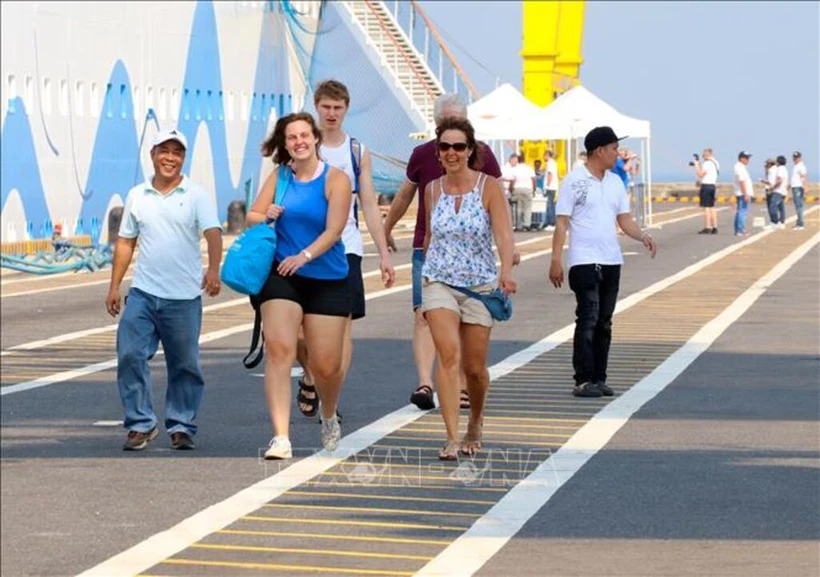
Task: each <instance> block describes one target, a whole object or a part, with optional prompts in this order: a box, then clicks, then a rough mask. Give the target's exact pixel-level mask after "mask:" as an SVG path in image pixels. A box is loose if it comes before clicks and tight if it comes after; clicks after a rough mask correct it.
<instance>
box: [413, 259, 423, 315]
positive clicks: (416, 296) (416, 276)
mask: <svg viewBox="0 0 820 577" xmlns="http://www.w3.org/2000/svg"><path fill="white" fill-rule="evenodd" d="M423 266H424V249H421V248H414V249H413V310H414V311H415V310H416V309H418V308H419V307H420V306H421V288H422V281H421V269H422V267H423Z"/></svg>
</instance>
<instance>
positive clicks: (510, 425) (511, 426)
mask: <svg viewBox="0 0 820 577" xmlns="http://www.w3.org/2000/svg"><path fill="white" fill-rule="evenodd" d="M513 420H516V419H513ZM542 420H543V419H538V421H542ZM467 422H468V421H467V419H463V420H462V421H461V422H459V425H464V424H466V423H467ZM413 424H414V425H441V428H440V429H435V431H437V432H441V431H443V430H444V425H443V423H441V422H440V421H438V422H433V421H416V422H415V423H413ZM579 426H580V425H577V424H572V425H536V424H533V423H528V424H526V425H516V424H513V423H489V422H487V419H485V420H484V432H485V433H486V432H487V431H488V430H489V429H490V428H491V427H504V428H505V429H551V430H559V431H565V430H567V429H571V430H573V431H574V430H576V429H578V428H579ZM402 431H428V429H411V428H410V427H409V426H405V427H403V428H402Z"/></svg>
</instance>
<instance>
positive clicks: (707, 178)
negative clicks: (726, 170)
mask: <svg viewBox="0 0 820 577" xmlns="http://www.w3.org/2000/svg"><path fill="white" fill-rule="evenodd" d="M701 168H702V169H703V170H704V171H706V174H704V175H703V178H701V179H700V183H701V184H717V179H718V171H719V170H720V166H719V165H718V163H717V160H715V159H714V158H710V159H708V160H704V161H703V163H702V164H701Z"/></svg>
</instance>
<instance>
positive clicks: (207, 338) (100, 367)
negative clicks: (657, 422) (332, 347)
mask: <svg viewBox="0 0 820 577" xmlns="http://www.w3.org/2000/svg"><path fill="white" fill-rule="evenodd" d="M550 252H552V251H551V250H543V251H538V252H534V253H532V254H528V255H526V256H524V257H522V258H521V261H522V262H525V261H528V260H531V259H534V258H538V257H540V256H544V255H545V254H549V253H550ZM401 266H402V267H403V268H407V267H409V266H411V265H410V264H408V265H401ZM396 268H398V267H396ZM377 274H380V272H379V271H371V272H369V273H366V274H365V276H374V275H377ZM411 287H412V285H409V284H405V285H399V286H394V287H392V288H389V289H383V290H380V291H377V292H374V293H371V294H368V295H365V300H371V299H377V298H381V297H384V296H388V295H392V294H395V293H397V292H401V291H404V290H407V289H409V288H411ZM247 302H248V299H247V297H246V298H241V299H235V300H232V301H226V302H224V303H218V304H215V305H211V307H210V309H209V310H215V309H217V308H228V307H232V306H236V305H238V304H243V303H245V304H247ZM116 328H117V325H108V326H107V327H100V328H98V329H89V330H88V331H79V333H84V334H82V335H81V336H87V335H88V334H97V333H101V332H105V331H106V330H114V329H116ZM252 329H253V323H245V324H241V325H237V326H233V327H228V328H226V329H222V330H219V331H214V332H211V333H205V334H204V335H201V336H200V337H199V343H200V344H203V343H208V342H211V341H214V340H217V339H221V338H224V337H228V336H231V335H235V334H237V333H241V332H244V331H250V330H252ZM72 334H73V335H76V334H78V333H70V334H68V335H60V336H58V337H54V338H52V339H46V340H45V341H35V342H33V343H27V344H26V345H18V347H19V348H18V347H15V348H11V349H8V350H6V351H3V353H2V355H3V356H5V355H11V354H15V353H16V352H17V351H18V350H32V349H34V348H41V347H44V346H48V345H50V344H54V343H57V342H61V340H70V339H69V338H68V337H70V336H71V335H72ZM74 338H76V337H74ZM35 345H36V346H35ZM23 347H28V348H23ZM157 354H158V355H161V354H162V349H160V350H159V351H157ZM116 366H117V359H111V360H108V361H103V362H99V363H94V364H92V365H88V366H85V367H81V368H79V369H72V370H70V371H63V372H60V373H54V374H52V375H48V376H47V377H42V378H39V379H35V380H33V381H26V382H24V383H17V384H15V385H8V386H6V387H0V396H4V395H10V394H12V393H20V392H23V391H30V390H31V389H39V388H40V387H46V386H48V385H53V384H55V383H62V382H65V381H70V380H72V379H76V378H77V377H85V376H87V375H91V374H94V373H98V372H100V371H105V370H108V369H111V368H113V367H116Z"/></svg>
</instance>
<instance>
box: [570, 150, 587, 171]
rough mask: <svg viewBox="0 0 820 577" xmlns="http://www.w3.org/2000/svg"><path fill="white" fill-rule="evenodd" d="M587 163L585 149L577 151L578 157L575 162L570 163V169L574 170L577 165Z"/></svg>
mask: <svg viewBox="0 0 820 577" xmlns="http://www.w3.org/2000/svg"><path fill="white" fill-rule="evenodd" d="M586 163H587V153H586V152H585V151H583V150H582V151H581V152H579V153H578V158H576V159H575V163H574V164H573V165H572V170H575V169H576V168H578V167H579V166H584V165H585V164H586Z"/></svg>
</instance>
